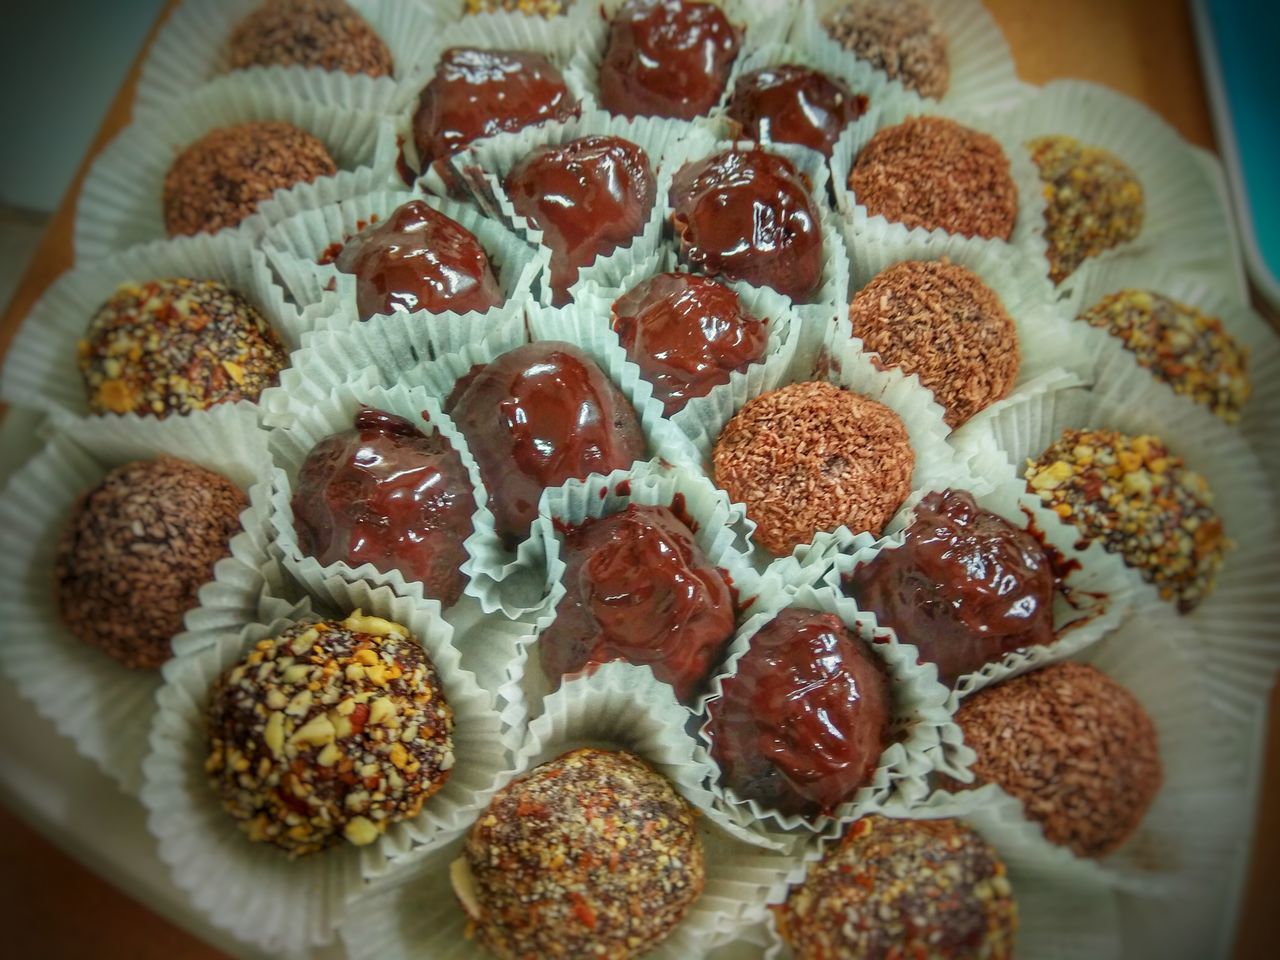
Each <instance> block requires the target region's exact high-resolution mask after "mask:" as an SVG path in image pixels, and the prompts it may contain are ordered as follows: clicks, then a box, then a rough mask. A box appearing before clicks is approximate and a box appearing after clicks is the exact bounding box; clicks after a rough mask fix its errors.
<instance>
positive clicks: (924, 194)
mask: <svg viewBox="0 0 1280 960" xmlns="http://www.w3.org/2000/svg"><path fill="white" fill-rule="evenodd" d="M849 188H850V189H851V190H852V191H853V194H854V199H855V200H856V201H857V202H858V203H860V204H862V205H863V206H865V207H866V208H867V213H869V214H870V215H871V216H873V217H874V216H877V215H879V216H883V217H884V218H885V219H887V220H889V221H890V222H893V223H902V224H905V225H906V226H908V227H919V228H920V229H922V230H945V231H946V232H947V233H959V234H962V235H964V236H966V237H986V238H999V239H1001V240H1008V239H1009V238H1010V237H1011V236H1013V226H1014V222H1015V221H1016V220H1017V217H1018V188H1017V187H1016V186H1015V185H1014V182H1013V177H1012V175H1011V174H1010V172H1009V158H1008V157H1006V156H1005V155H1004V151H1003V150H1002V149H1001V148H1000V144H999V143H998V142H997V141H996V140H995V138H994V137H990V136H988V135H987V134H985V133H980V132H979V131H977V130H972V129H970V128H969V127H964V126H961V125H960V124H958V123H956V122H955V121H954V120H949V119H947V118H946V117H932V116H925V117H910V118H908V119H907V120H904V121H903V122H902V123H899V124H896V125H895V126H892V127H885V128H884V129H883V130H880V131H879V132H877V133H876V135H875V136H874V137H872V138H871V140H870V141H869V142H868V143H867V145H866V146H865V147H863V148H862V150H861V152H859V154H858V158H857V160H856V161H854V164H853V172H852V173H851V174H850V175H849Z"/></svg>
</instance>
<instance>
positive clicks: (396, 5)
mask: <svg viewBox="0 0 1280 960" xmlns="http://www.w3.org/2000/svg"><path fill="white" fill-rule="evenodd" d="M260 6H261V3H260V2H259V0H231V2H227V0H197V2H194V3H184V4H183V5H182V6H181V7H179V8H178V9H176V10H174V11H173V12H172V13H171V14H170V15H169V18H168V20H166V21H165V24H164V26H163V27H162V28H161V29H160V32H159V33H157V34H156V39H155V42H154V43H152V45H151V49H150V50H149V51H148V52H147V58H146V60H145V61H144V62H143V65H142V73H141V75H140V77H139V79H138V93H137V96H136V98H135V100H134V111H135V115H141V114H143V113H146V112H152V111H158V110H163V109H165V108H166V107H168V106H170V105H172V104H173V103H175V102H177V101H179V100H181V99H182V98H183V97H186V96H188V95H190V94H191V93H192V92H193V91H194V90H196V89H198V88H199V86H200V85H201V84H204V83H206V82H208V81H210V80H214V79H217V78H218V77H220V76H223V75H225V74H227V73H228V72H229V71H230V70H231V65H230V57H229V56H228V50H227V45H228V43H229V41H230V39H231V33H232V31H233V30H234V29H235V27H236V26H237V24H239V23H240V21H241V20H242V19H244V17H246V16H248V15H249V14H250V13H252V12H253V11H254V10H256V9H258V7H260ZM351 6H352V7H353V8H354V9H355V11H356V12H357V13H358V14H360V16H361V17H363V18H364V20H365V22H366V23H367V24H368V25H369V26H370V27H372V28H373V32H374V33H376V34H377V35H378V36H379V37H380V38H381V39H382V42H383V43H385V44H386V46H387V50H388V51H389V52H390V54H391V62H392V75H391V76H389V77H371V76H369V75H367V74H363V73H359V74H349V73H345V72H343V71H341V70H322V69H320V68H318V67H300V66H289V67H251V68H249V69H247V70H237V71H235V73H236V74H237V75H240V74H243V75H244V76H246V77H248V78H252V79H253V80H254V81H255V82H257V83H258V84H260V85H261V86H262V87H264V88H266V87H270V88H273V89H276V90H282V91H285V92H288V93H290V94H293V95H294V96H298V97H302V98H304V99H308V100H317V101H321V102H324V103H333V104H337V105H340V106H344V107H351V108H353V109H357V110H365V111H368V112H370V113H389V112H394V111H395V110H396V109H398V108H399V107H400V106H402V105H403V103H404V102H405V101H407V99H408V98H409V97H411V96H412V95H413V94H414V93H415V92H416V91H417V87H416V86H415V85H414V84H415V81H416V80H417V79H418V74H419V70H420V68H419V66H418V65H419V63H420V62H421V61H422V60H423V59H424V56H425V54H426V51H427V50H428V49H429V48H430V46H431V44H432V42H433V40H434V38H435V36H436V31H437V30H438V29H439V26H438V24H437V22H436V17H437V16H442V15H443V13H444V11H437V10H436V9H434V8H433V6H431V5H427V4H418V3H404V2H403V0H351ZM459 6H461V4H459Z"/></svg>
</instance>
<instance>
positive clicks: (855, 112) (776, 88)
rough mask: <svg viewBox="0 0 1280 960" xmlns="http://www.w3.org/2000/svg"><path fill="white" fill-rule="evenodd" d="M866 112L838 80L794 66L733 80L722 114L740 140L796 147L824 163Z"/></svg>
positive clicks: (863, 100)
mask: <svg viewBox="0 0 1280 960" xmlns="http://www.w3.org/2000/svg"><path fill="white" fill-rule="evenodd" d="M866 112H867V98H866V97H865V96H863V95H862V94H860V93H854V92H853V91H851V90H850V89H849V87H848V86H847V85H846V84H845V82H844V81H843V80H840V79H838V78H836V77H828V76H827V75H826V74H825V73H820V72H819V71H817V70H814V69H811V68H810V67H803V66H800V65H799V64H795V63H785V64H780V65H779V66H776V67H763V68H762V69H760V70H753V71H752V72H751V73H747V74H743V75H742V76H740V77H738V79H737V80H736V81H734V85H733V96H731V97H730V98H729V105H728V108H727V110H726V113H727V114H728V116H729V119H731V120H733V121H735V122H736V123H737V124H738V126H739V127H740V128H741V134H742V136H743V137H744V138H745V139H748V140H763V141H771V142H775V143H798V144H800V146H802V147H808V148H810V149H811V150H817V151H818V152H819V153H822V154H825V155H826V156H828V157H829V156H831V151H832V150H833V149H834V148H835V145H836V140H838V139H839V138H840V134H841V133H842V132H843V131H844V128H845V127H847V126H848V125H849V124H851V123H853V121H855V120H857V119H858V118H859V117H860V116H862V115H863V114H864V113H866Z"/></svg>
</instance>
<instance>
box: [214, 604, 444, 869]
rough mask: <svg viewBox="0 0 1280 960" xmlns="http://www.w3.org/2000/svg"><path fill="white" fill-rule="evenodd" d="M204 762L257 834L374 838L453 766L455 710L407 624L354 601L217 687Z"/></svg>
mask: <svg viewBox="0 0 1280 960" xmlns="http://www.w3.org/2000/svg"><path fill="white" fill-rule="evenodd" d="M208 748H209V752H208V758H207V760H206V761H205V772H206V773H207V774H208V776H209V781H210V783H211V785H212V787H213V789H214V790H215V791H216V792H217V793H218V795H219V796H220V797H221V798H222V804H223V806H224V807H225V808H226V810H227V812H228V813H230V814H231V816H233V817H234V818H235V819H236V821H237V822H238V825H239V827H240V829H241V830H243V831H244V832H245V834H246V835H247V836H248V837H249V839H250V840H253V841H256V842H265V843H271V844H274V845H275V846H277V847H280V848H282V849H283V850H285V851H287V852H288V853H289V855H290V856H293V857H297V856H301V855H303V854H309V853H315V852H317V851H320V850H323V849H325V848H326V847H330V846H333V845H335V844H337V843H340V842H342V841H343V840H346V841H347V842H349V843H351V844H354V845H356V846H367V845H368V844H371V843H373V842H374V841H376V840H377V839H378V837H380V836H381V835H382V834H383V832H385V831H386V829H387V827H388V825H390V824H392V823H396V822H398V821H401V820H407V819H409V818H411V817H414V816H417V814H418V812H419V811H420V810H421V809H422V805H423V803H424V802H425V801H426V800H427V799H428V798H429V797H431V796H432V795H433V794H435V793H436V792H437V791H438V790H439V789H440V788H441V787H443V786H444V783H445V781H446V780H448V778H449V773H450V771H451V770H452V769H453V763H454V757H453V710H452V709H451V708H450V706H449V704H448V703H447V702H446V701H445V697H444V691H443V688H442V686H441V683H440V678H439V676H438V675H437V674H436V669H435V666H434V664H432V663H431V661H430V659H428V657H427V655H426V654H425V653H424V652H423V649H422V647H421V645H419V643H418V641H417V640H416V639H414V638H413V637H412V636H411V635H410V633H409V631H408V630H407V629H405V628H404V627H403V626H401V625H400V624H398V623H392V622H391V621H389V620H382V619H380V618H378V617H366V616H364V615H362V613H361V612H360V611H359V610H357V611H356V612H355V613H353V614H352V615H351V616H349V617H347V619H345V620H341V621H339V620H326V621H316V622H301V623H297V624H295V625H293V626H292V627H290V628H289V629H288V630H286V631H285V632H284V633H282V634H281V635H280V636H278V637H274V638H270V639H266V640H261V641H259V642H258V644H257V645H256V646H255V647H254V648H253V649H252V650H250V651H249V653H248V655H247V656H246V657H245V658H244V659H243V660H242V661H241V662H240V663H239V664H238V665H236V666H235V667H232V668H231V669H230V670H228V671H227V672H226V673H224V674H223V675H222V677H221V678H220V679H219V680H218V682H217V683H216V684H215V685H214V687H213V689H212V690H211V691H210V694H209V707H208Z"/></svg>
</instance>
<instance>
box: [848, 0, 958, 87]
mask: <svg viewBox="0 0 1280 960" xmlns="http://www.w3.org/2000/svg"><path fill="white" fill-rule="evenodd" d="M823 26H824V27H826V29H827V33H828V34H829V35H830V37H831V39H832V40H834V41H836V43H838V44H840V45H841V46H842V47H844V48H845V49H846V50H850V51H852V52H853V54H854V55H855V56H857V57H858V58H859V59H862V60H866V61H867V62H868V63H870V64H871V65H872V66H873V67H875V68H876V69H878V70H883V71H884V72H885V73H886V74H888V75H889V78H890V79H891V80H899V81H901V82H902V85H903V86H904V87H906V88H907V89H908V90H914V91H915V92H916V93H918V94H920V96H922V97H934V98H938V97H942V96H944V95H945V94H946V92H947V90H948V89H949V88H950V86H951V63H950V60H949V59H948V57H947V38H946V37H945V36H944V35H943V33H942V29H941V28H940V27H939V26H938V22H937V20H936V19H935V18H934V16H933V12H932V11H931V10H930V9H929V8H928V6H926V5H925V4H923V3H921V2H919V0H849V2H847V3H845V4H844V6H842V7H839V8H838V9H836V10H833V11H832V12H831V13H829V14H828V15H827V17H826V18H825V19H824V20H823Z"/></svg>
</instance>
